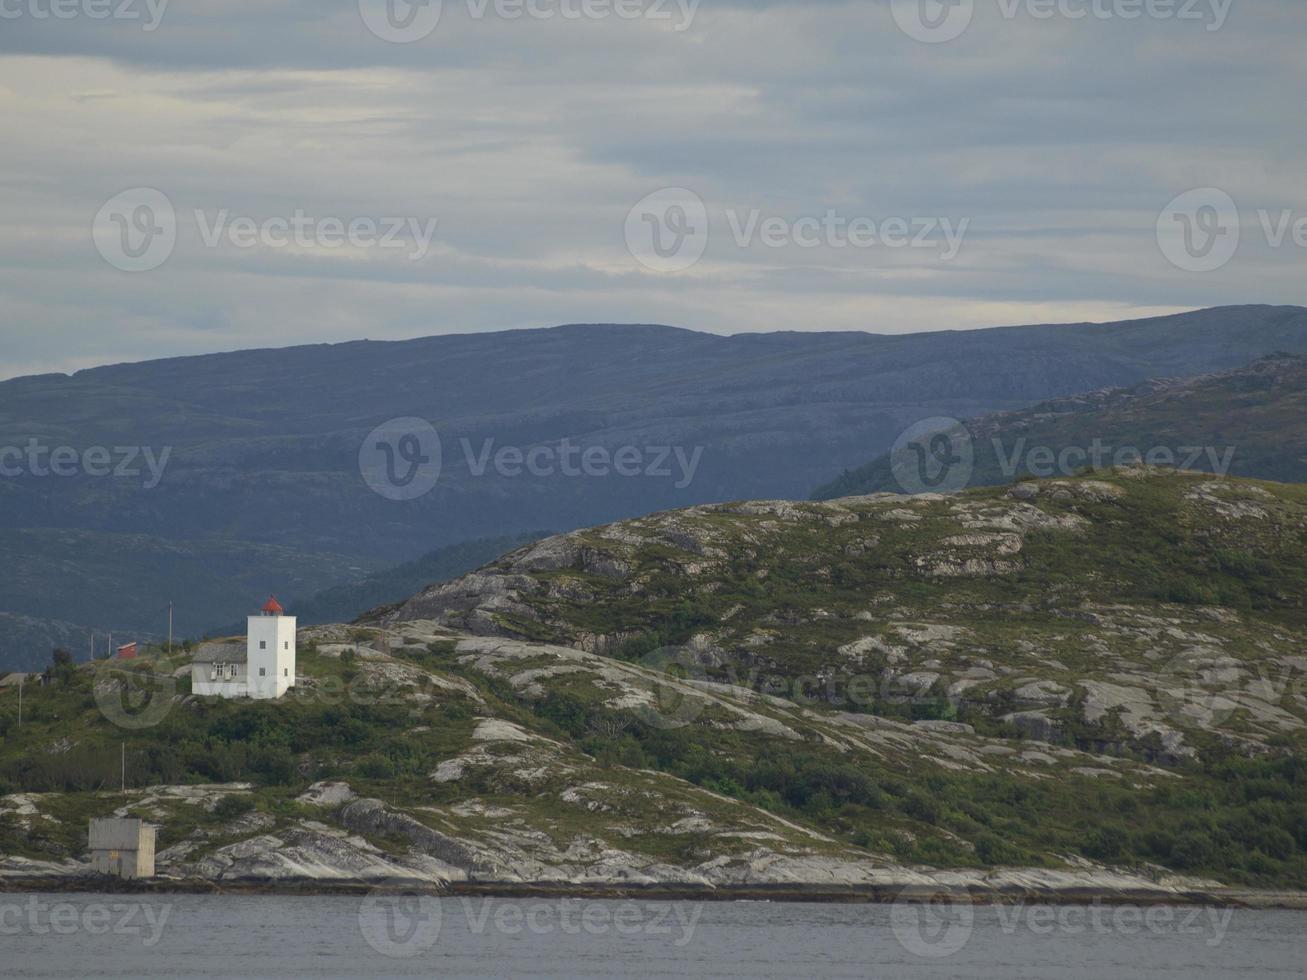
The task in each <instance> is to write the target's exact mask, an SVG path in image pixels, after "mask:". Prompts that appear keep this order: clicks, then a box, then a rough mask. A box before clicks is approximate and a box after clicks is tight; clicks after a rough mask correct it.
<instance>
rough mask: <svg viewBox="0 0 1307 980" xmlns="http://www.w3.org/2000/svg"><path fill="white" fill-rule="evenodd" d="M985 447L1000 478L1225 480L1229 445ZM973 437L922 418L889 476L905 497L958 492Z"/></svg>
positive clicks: (971, 460)
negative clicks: (1175, 472)
mask: <svg viewBox="0 0 1307 980" xmlns="http://www.w3.org/2000/svg"><path fill="white" fill-rule="evenodd" d="M989 448H990V450H991V451H992V454H993V460H994V462H995V464H996V465H997V470H998V473H999V474H1001V475H1002V476H1003V477H1004V478H1005V479H1008V480H1011V479H1013V478H1014V477H1018V476H1021V475H1028V476H1032V477H1037V478H1047V477H1052V476H1066V477H1071V476H1076V475H1077V474H1079V473H1081V472H1083V471H1084V470H1085V469H1089V470H1092V471H1094V472H1098V471H1102V470H1106V469H1110V468H1113V467H1118V466H1140V465H1143V466H1162V467H1175V468H1177V469H1181V470H1200V471H1202V472H1207V473H1212V474H1214V475H1216V476H1228V475H1229V473H1230V470H1231V468H1232V467H1233V465H1234V457H1235V453H1236V451H1237V450H1236V447H1234V446H1224V447H1218V446H1160V445H1159V446H1113V445H1109V444H1108V443H1107V442H1106V441H1104V440H1103V439H1102V438H1101V437H1097V436H1096V437H1095V438H1094V439H1092V440H1091V441H1090V442H1089V443H1088V444H1087V445H1079V446H1078V445H1065V444H1063V445H1058V446H1049V445H1037V444H1032V443H1031V442H1030V441H1029V440H1028V439H1026V438H1025V437H1024V436H1022V437H1021V438H1019V439H1017V440H1016V441H1015V442H1011V443H1006V442H1005V441H1004V440H1003V438H1002V437H1000V436H993V437H991V439H990V444H989ZM976 456H977V447H976V443H975V437H974V436H973V435H972V433H971V430H969V429H968V428H967V426H966V425H965V424H964V423H963V422H961V421H959V420H958V419H954V418H942V417H941V418H930V419H923V420H922V421H920V422H917V423H914V424H913V425H911V426H909V427H908V428H907V429H905V430H904V431H903V432H902V434H900V436H899V437H898V439H896V440H895V442H894V445H893V447H892V448H891V449H890V453H889V465H890V471H891V473H892V474H893V476H894V481H895V483H897V484H898V487H899V489H901V490H902V491H903V492H904V493H908V494H920V493H957V492H958V491H960V490H964V489H965V488H966V487H968V486H969V485H970V483H971V478H972V477H973V476H974V475H975V471H976Z"/></svg>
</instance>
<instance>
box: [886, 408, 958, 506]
mask: <svg viewBox="0 0 1307 980" xmlns="http://www.w3.org/2000/svg"><path fill="white" fill-rule="evenodd" d="M889 458H890V469H891V471H892V472H893V474H894V479H895V480H896V481H897V482H898V485H899V486H900V487H901V488H902V489H903V492H904V493H908V494H919V493H957V492H958V491H960V490H963V489H965V488H966V486H967V484H968V483H969V482H970V481H971V474H972V473H973V472H974V470H975V462H976V450H975V444H974V443H973V442H972V439H971V433H970V432H969V431H968V430H967V427H966V426H965V425H963V424H962V423H961V422H960V421H958V420H957V419H954V418H945V417H937V418H929V419H923V420H922V421H920V422H917V423H916V424H915V425H912V426H910V427H909V428H907V429H906V430H904V432H903V433H902V435H900V436H899V437H898V439H896V440H895V441H894V446H893V448H892V449H891V450H890V457H889Z"/></svg>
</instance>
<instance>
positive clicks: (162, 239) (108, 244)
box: [91, 187, 177, 272]
mask: <svg viewBox="0 0 1307 980" xmlns="http://www.w3.org/2000/svg"><path fill="white" fill-rule="evenodd" d="M91 237H92V239H93V240H94V242H95V247H96V249H97V250H98V251H99V253H100V255H101V256H102V257H103V258H104V260H105V261H106V262H108V263H109V264H110V265H111V266H113V267H114V268H115V269H120V270H121V271H123V272H150V271H152V270H154V269H157V268H159V266H161V265H163V264H164V263H165V262H167V261H168V259H169V258H170V257H171V256H172V253H173V249H174V248H176V247H177V212H176V210H175V209H174V208H173V206H172V201H170V200H169V199H168V196H167V195H166V194H164V193H163V192H162V191H159V190H155V189H154V188H153V187H136V188H133V189H131V190H126V191H123V192H122V193H121V194H115V195H114V196H113V197H111V198H110V199H109V200H108V201H106V202H105V204H104V207H102V208H100V211H99V213H98V214H96V216H95V221H94V223H93V224H92V226H91Z"/></svg>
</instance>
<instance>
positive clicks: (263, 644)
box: [259, 640, 268, 650]
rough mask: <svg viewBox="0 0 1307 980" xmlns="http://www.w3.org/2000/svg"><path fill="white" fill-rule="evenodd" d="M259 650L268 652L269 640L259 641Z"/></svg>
mask: <svg viewBox="0 0 1307 980" xmlns="http://www.w3.org/2000/svg"><path fill="white" fill-rule="evenodd" d="M259 649H260V650H266V649H268V641H267V640H260V641H259Z"/></svg>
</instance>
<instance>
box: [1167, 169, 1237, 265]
mask: <svg viewBox="0 0 1307 980" xmlns="http://www.w3.org/2000/svg"><path fill="white" fill-rule="evenodd" d="M1239 238H1240V225H1239V208H1238V206H1237V205H1236V204H1235V203H1234V198H1232V197H1231V196H1230V195H1229V194H1227V193H1226V192H1225V191H1223V190H1221V189H1219V188H1216V187H1198V188H1195V189H1194V190H1191V191H1185V193H1183V194H1181V195H1180V196H1179V197H1177V198H1175V199H1174V200H1173V201H1171V203H1170V204H1168V205H1167V206H1166V208H1165V209H1164V210H1163V211H1162V213H1161V215H1160V216H1159V217H1158V219H1157V244H1158V245H1159V246H1160V247H1161V249H1162V254H1163V255H1164V256H1166V259H1167V261H1169V262H1170V263H1171V264H1172V265H1173V266H1175V267H1176V268H1177V269H1181V270H1183V271H1185V272H1215V271H1216V270H1217V269H1220V268H1222V267H1223V266H1225V265H1226V264H1227V263H1228V262H1229V261H1230V260H1231V259H1232V258H1234V255H1235V252H1237V251H1238V250H1239Z"/></svg>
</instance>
